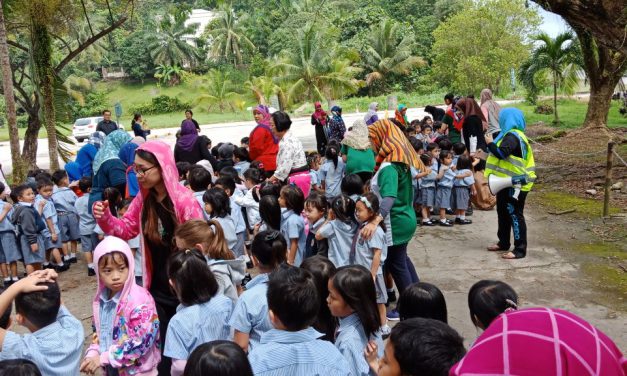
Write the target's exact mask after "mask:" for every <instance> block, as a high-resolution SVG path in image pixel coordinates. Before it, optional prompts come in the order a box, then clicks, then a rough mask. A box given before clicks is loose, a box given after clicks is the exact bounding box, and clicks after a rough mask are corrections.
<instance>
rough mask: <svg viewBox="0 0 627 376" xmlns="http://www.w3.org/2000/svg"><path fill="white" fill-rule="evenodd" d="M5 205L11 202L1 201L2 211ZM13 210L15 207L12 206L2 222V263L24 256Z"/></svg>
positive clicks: (0, 225)
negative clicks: (18, 242) (16, 233)
mask: <svg viewBox="0 0 627 376" xmlns="http://www.w3.org/2000/svg"><path fill="white" fill-rule="evenodd" d="M5 205H11V204H9V203H8V202H4V201H0V212H2V210H3V209H4V206H5ZM13 212H14V209H13V208H11V210H9V212H8V213H7V215H6V217H4V219H3V220H2V221H1V222H0V245H2V252H0V262H2V263H12V262H15V261H17V260H19V259H21V258H22V254H21V253H20V249H19V248H18V245H17V237H16V236H15V226H13V224H12V223H11V218H12V217H13Z"/></svg>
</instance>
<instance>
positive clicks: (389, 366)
mask: <svg viewBox="0 0 627 376" xmlns="http://www.w3.org/2000/svg"><path fill="white" fill-rule="evenodd" d="M378 349H379V348H378V346H376V344H375V343H372V342H371V343H369V344H368V347H367V348H366V358H367V359H368V364H369V365H370V368H371V369H372V370H373V371H375V372H377V374H378V375H388V376H403V375H442V376H445V375H448V374H449V369H451V367H453V365H454V364H455V363H457V362H458V361H459V360H461V359H462V358H463V357H464V354H466V349H464V339H463V338H462V337H460V335H459V334H458V333H457V332H456V331H455V329H453V328H451V327H450V326H448V325H446V324H445V323H443V322H441V321H437V320H432V319H423V318H414V319H409V320H405V321H402V322H400V323H398V324H396V325H395V326H394V328H393V329H392V334H391V335H390V339H389V340H388V341H387V343H386V344H385V352H384V355H383V357H382V358H381V359H380V360H378V361H377V352H378ZM497 374H498V373H497Z"/></svg>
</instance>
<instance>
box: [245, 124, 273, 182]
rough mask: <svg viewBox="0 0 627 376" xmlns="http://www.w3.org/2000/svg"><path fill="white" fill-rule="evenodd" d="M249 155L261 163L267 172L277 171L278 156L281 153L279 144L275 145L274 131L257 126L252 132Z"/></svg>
mask: <svg viewBox="0 0 627 376" xmlns="http://www.w3.org/2000/svg"><path fill="white" fill-rule="evenodd" d="M248 145H249V151H248V153H249V155H250V159H251V160H253V161H259V162H261V163H263V165H264V166H265V167H264V169H265V170H266V171H274V170H276V155H277V154H278V153H279V144H278V143H274V137H273V136H272V131H271V130H270V129H268V128H267V127H263V126H260V125H258V126H256V127H255V129H253V131H252V132H250V139H249V144H248Z"/></svg>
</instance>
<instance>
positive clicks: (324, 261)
mask: <svg viewBox="0 0 627 376" xmlns="http://www.w3.org/2000/svg"><path fill="white" fill-rule="evenodd" d="M300 267H301V268H303V269H305V270H307V271H309V272H310V273H311V275H312V276H313V277H314V282H315V283H316V289H317V290H318V300H319V301H320V310H319V311H318V316H316V321H315V322H314V323H313V327H314V329H316V330H317V331H319V332H320V333H324V334H325V335H326V338H323V339H325V340H329V341H331V340H333V339H334V334H335V329H336V320H335V318H334V317H333V315H332V314H331V311H330V310H329V306H328V305H327V296H329V279H331V278H333V276H334V275H335V273H336V268H335V265H333V263H332V262H331V261H330V260H329V259H328V258H326V257H324V256H320V255H315V256H311V257H308V258H306V259H305V260H304V261H303V263H302V264H301V265H300Z"/></svg>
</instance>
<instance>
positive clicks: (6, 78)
mask: <svg viewBox="0 0 627 376" xmlns="http://www.w3.org/2000/svg"><path fill="white" fill-rule="evenodd" d="M2 9H3V8H2V0H0V66H1V68H2V85H3V91H4V101H5V103H6V111H7V122H8V127H9V140H10V142H9V143H10V147H11V162H12V164H13V181H14V182H22V181H24V179H25V178H26V170H25V168H24V167H25V166H24V164H23V163H22V159H21V158H20V136H19V134H18V129H17V113H16V109H15V94H14V93H13V72H12V70H11V62H10V60H9V46H8V45H7V30H6V27H5V24H4V12H3V11H2Z"/></svg>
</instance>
